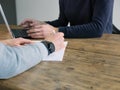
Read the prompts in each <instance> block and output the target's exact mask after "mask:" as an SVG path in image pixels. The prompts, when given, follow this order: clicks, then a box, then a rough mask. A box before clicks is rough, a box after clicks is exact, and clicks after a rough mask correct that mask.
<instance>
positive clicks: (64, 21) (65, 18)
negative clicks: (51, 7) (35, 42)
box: [20, 0, 114, 38]
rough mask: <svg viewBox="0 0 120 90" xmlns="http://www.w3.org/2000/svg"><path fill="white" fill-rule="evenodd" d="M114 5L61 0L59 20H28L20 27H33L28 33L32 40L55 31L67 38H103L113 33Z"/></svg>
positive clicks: (109, 0)
mask: <svg viewBox="0 0 120 90" xmlns="http://www.w3.org/2000/svg"><path fill="white" fill-rule="evenodd" d="M113 4H114V0H59V7H60V14H59V17H58V19H57V20H54V21H46V22H45V23H41V22H40V21H38V20H34V19H26V20H24V21H23V22H22V23H21V24H20V25H21V26H22V27H24V28H30V27H32V28H30V30H29V31H28V34H29V36H31V37H32V38H45V37H46V36H48V35H49V34H51V33H54V30H55V31H56V32H57V31H58V32H63V33H64V35H65V37H66V38H94V37H101V36H102V35H103V33H108V34H111V33H112V28H113V27H112V13H113ZM51 12H52V11H51ZM69 23H70V26H68V24H69Z"/></svg>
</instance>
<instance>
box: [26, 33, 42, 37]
mask: <svg viewBox="0 0 120 90" xmlns="http://www.w3.org/2000/svg"><path fill="white" fill-rule="evenodd" d="M28 36H30V37H32V38H43V37H44V35H43V33H41V32H38V33H31V34H28Z"/></svg>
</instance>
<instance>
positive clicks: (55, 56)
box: [43, 41, 68, 61]
mask: <svg viewBox="0 0 120 90" xmlns="http://www.w3.org/2000/svg"><path fill="white" fill-rule="evenodd" d="M64 44H65V48H63V49H61V50H59V51H56V52H54V53H52V54H50V55H49V56H47V57H46V58H44V59H43V61H62V60H63V57H64V53H65V49H66V46H67V44H68V42H67V41H66V42H64Z"/></svg>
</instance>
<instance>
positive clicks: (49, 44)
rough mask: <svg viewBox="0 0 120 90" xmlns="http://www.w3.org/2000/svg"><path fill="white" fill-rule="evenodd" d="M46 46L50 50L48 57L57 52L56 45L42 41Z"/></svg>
mask: <svg viewBox="0 0 120 90" xmlns="http://www.w3.org/2000/svg"><path fill="white" fill-rule="evenodd" d="M41 43H43V44H44V45H45V47H46V48H47V50H48V55H49V54H51V53H53V52H54V51H55V45H54V44H53V43H52V42H49V41H41Z"/></svg>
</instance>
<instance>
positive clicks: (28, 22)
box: [20, 19, 46, 29]
mask: <svg viewBox="0 0 120 90" xmlns="http://www.w3.org/2000/svg"><path fill="white" fill-rule="evenodd" d="M42 24H46V23H45V22H42V21H38V20H34V19H25V20H24V21H22V22H21V24H20V26H22V27H23V28H28V29H29V28H33V27H35V26H36V25H42Z"/></svg>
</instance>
